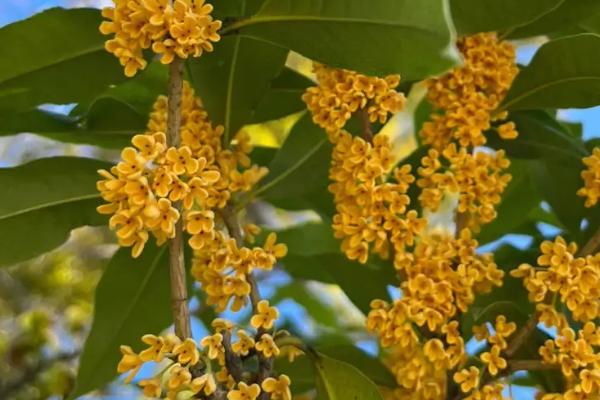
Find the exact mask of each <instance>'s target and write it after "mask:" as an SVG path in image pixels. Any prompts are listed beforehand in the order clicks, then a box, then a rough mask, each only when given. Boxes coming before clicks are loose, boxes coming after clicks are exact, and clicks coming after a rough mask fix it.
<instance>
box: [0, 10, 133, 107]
mask: <svg viewBox="0 0 600 400" xmlns="http://www.w3.org/2000/svg"><path fill="white" fill-rule="evenodd" d="M100 21H101V16H100V11H99V10H93V9H71V10H64V9H60V8H53V9H50V10H47V11H44V12H42V13H40V14H37V15H35V16H33V17H31V18H29V19H26V20H23V21H19V22H16V23H14V24H11V25H8V26H6V27H4V28H2V29H0V53H1V54H2V58H3V60H5V62H2V63H1V64H0V92H5V91H7V90H8V91H10V90H16V91H17V92H15V94H17V101H15V102H14V104H12V106H13V107H10V108H11V109H12V110H20V111H22V110H23V109H25V108H31V107H33V106H36V105H38V104H42V103H59V104H64V103H73V102H83V103H85V102H87V101H90V100H91V99H93V98H94V97H95V96H96V95H98V94H99V93H101V92H103V91H104V90H106V88H108V86H109V85H110V84H114V83H117V82H121V81H123V80H125V75H124V73H123V67H121V66H120V65H119V62H118V60H117V59H116V58H115V57H114V56H113V55H112V54H109V53H108V52H107V51H106V50H105V49H104V41H105V40H106V38H104V37H103V36H102V35H101V34H100V32H99V31H98V26H99V25H100ZM5 93H6V92H5ZM11 97H12V96H8V99H5V100H2V101H0V103H2V105H3V106H4V107H2V108H4V109H6V108H8V106H9V105H10V104H9V103H8V101H9V100H10V98H11Z"/></svg>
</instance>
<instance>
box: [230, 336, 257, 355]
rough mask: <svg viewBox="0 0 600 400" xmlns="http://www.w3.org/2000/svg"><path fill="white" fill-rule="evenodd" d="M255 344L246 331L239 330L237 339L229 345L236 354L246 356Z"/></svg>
mask: <svg viewBox="0 0 600 400" xmlns="http://www.w3.org/2000/svg"><path fill="white" fill-rule="evenodd" d="M255 344H256V343H255V342H254V339H253V338H252V337H250V335H248V333H247V332H246V331H243V330H239V331H238V341H237V342H235V343H233V344H232V345H231V349H232V350H233V352H234V353H236V354H239V355H242V356H247V355H248V353H249V352H250V350H251V349H253V348H254V345H255Z"/></svg>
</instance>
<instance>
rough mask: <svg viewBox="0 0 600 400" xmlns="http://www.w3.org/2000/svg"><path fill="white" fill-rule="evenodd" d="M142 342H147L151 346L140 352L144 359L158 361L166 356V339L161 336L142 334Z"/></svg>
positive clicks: (145, 360)
mask: <svg viewBox="0 0 600 400" xmlns="http://www.w3.org/2000/svg"><path fill="white" fill-rule="evenodd" d="M142 342H144V343H146V344H147V345H149V346H150V347H149V348H148V349H146V350H144V351H142V352H141V353H140V358H141V359H142V360H143V361H144V362H147V361H156V362H161V361H162V360H163V358H164V356H165V352H164V351H163V348H164V344H165V343H164V340H163V338H162V337H160V336H154V335H144V336H142Z"/></svg>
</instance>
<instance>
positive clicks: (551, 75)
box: [501, 33, 600, 110]
mask: <svg viewBox="0 0 600 400" xmlns="http://www.w3.org/2000/svg"><path fill="white" fill-rule="evenodd" d="M598 54H600V36H598V35H595V34H589V33H586V34H580V35H575V36H567V37H564V38H559V39H556V40H552V41H550V42H548V43H546V44H544V45H543V46H542V47H541V48H540V49H539V50H538V52H537V53H536V55H535V57H534V58H533V60H532V61H531V63H530V64H529V65H528V66H527V67H525V68H524V69H523V70H522V71H521V72H520V73H519V75H518V76H517V78H516V80H515V82H514V83H513V85H512V88H511V90H510V91H509V93H508V95H507V97H506V99H505V100H504V102H503V104H502V106H501V108H502V109H503V110H524V109H537V108H586V107H592V106H595V105H597V104H600V62H598V59H597V58H596V55H598Z"/></svg>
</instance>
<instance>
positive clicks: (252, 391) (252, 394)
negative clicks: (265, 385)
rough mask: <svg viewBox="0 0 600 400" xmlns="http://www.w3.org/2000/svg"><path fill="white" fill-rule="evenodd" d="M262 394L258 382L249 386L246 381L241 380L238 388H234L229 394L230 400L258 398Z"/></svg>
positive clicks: (253, 399)
mask: <svg viewBox="0 0 600 400" xmlns="http://www.w3.org/2000/svg"><path fill="white" fill-rule="evenodd" d="M259 394H260V386H258V385H257V384H256V383H253V384H252V385H250V386H248V385H247V384H245V383H244V382H239V383H238V385H237V390H232V391H230V392H229V393H228V394H227V399H228V400H256V398H257V397H258V395H259Z"/></svg>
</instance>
